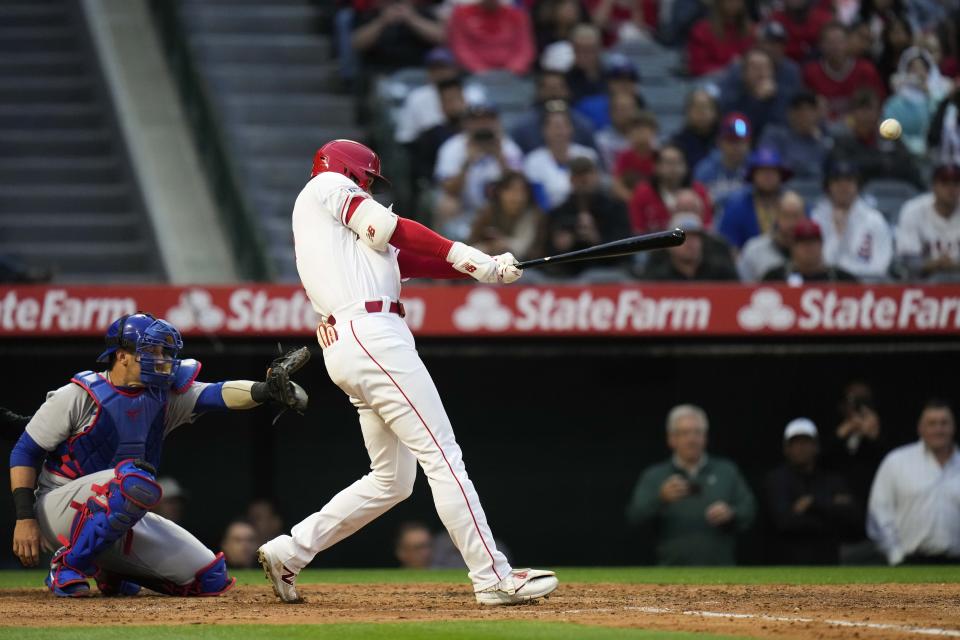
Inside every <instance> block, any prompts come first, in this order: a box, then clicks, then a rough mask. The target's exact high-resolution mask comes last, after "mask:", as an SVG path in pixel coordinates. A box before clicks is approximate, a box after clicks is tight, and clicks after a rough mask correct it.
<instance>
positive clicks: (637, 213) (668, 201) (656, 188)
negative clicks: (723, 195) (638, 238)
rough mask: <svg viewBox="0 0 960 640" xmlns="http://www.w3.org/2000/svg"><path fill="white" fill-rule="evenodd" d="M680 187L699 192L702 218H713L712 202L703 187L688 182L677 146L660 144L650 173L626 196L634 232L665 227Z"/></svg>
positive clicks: (685, 169) (685, 168) (681, 152)
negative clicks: (628, 197)
mask: <svg viewBox="0 0 960 640" xmlns="http://www.w3.org/2000/svg"><path fill="white" fill-rule="evenodd" d="M683 189H693V190H694V191H695V192H696V193H697V195H698V196H700V200H701V202H702V203H703V216H704V220H703V222H704V224H705V225H707V226H709V225H710V223H711V221H712V220H713V204H712V203H711V201H710V196H709V194H707V189H706V187H704V186H703V185H702V184H700V183H699V182H691V180H690V171H689V169H688V167H687V161H686V159H684V157H683V151H682V150H681V149H680V148H679V147H677V146H675V145H673V144H666V145H663V146H662V147H661V148H660V149H659V150H657V155H656V162H655V164H654V167H653V177H652V178H650V180H649V181H648V182H641V183H640V184H638V185H637V187H636V188H635V189H634V191H633V196H632V197H631V198H630V226H631V228H632V229H633V231H634V233H650V232H652V231H662V230H663V229H666V228H667V224H668V223H669V222H670V216H671V213H670V211H671V209H672V207H673V205H674V203H675V201H676V198H677V194H678V193H680V191H682V190H683Z"/></svg>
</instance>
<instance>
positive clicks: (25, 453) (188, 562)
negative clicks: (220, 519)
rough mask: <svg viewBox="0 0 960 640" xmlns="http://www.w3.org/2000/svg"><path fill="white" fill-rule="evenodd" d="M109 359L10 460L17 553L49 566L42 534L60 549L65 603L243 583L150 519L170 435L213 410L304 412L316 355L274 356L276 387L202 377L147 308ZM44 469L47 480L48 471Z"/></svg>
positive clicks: (117, 327)
mask: <svg viewBox="0 0 960 640" xmlns="http://www.w3.org/2000/svg"><path fill="white" fill-rule="evenodd" d="M106 343H107V348H106V350H105V351H104V352H103V353H102V354H101V355H100V357H99V358H98V359H97V362H103V363H107V367H106V370H105V371H101V372H94V371H83V372H81V373H78V374H77V375H75V376H74V377H73V378H72V379H71V380H70V383H69V384H67V385H65V386H63V387H60V388H59V389H57V390H56V391H52V392H50V393H49V394H47V400H46V402H45V403H44V404H43V405H42V406H41V407H40V409H39V410H38V411H37V413H36V415H34V416H33V417H32V418H31V419H30V421H29V423H28V424H27V426H26V428H25V430H24V432H23V434H22V435H21V436H20V439H19V440H18V441H17V444H16V445H15V446H14V449H13V452H12V453H11V454H10V481H11V485H12V488H13V496H14V504H15V506H16V511H17V516H16V517H17V523H16V527H15V529H14V532H13V552H14V553H15V554H16V555H17V557H18V558H19V559H20V561H21V562H22V563H23V564H24V565H25V566H28V567H29V566H36V565H37V564H38V562H39V554H40V545H41V538H42V539H43V540H44V541H45V543H46V544H47V545H49V547H50V548H56V547H57V546H60V545H62V546H60V549H59V550H58V551H57V552H56V553H55V554H54V556H53V560H52V561H51V564H50V573H49V575H48V576H47V578H46V584H47V586H48V587H49V588H50V590H51V591H52V592H53V593H54V594H56V595H58V596H63V597H79V596H87V595H90V585H89V582H88V580H89V579H91V578H92V579H94V580H95V581H96V584H97V587H98V588H99V589H100V591H101V592H102V593H103V594H104V595H117V596H120V595H123V596H129V595H135V594H137V593H138V592H139V591H140V589H141V587H146V588H149V589H152V590H154V591H158V592H161V593H166V594H170V595H177V596H210V595H218V594H220V593H223V592H224V591H226V590H227V589H229V588H230V587H232V586H233V584H234V582H235V580H234V579H233V578H230V577H229V576H228V575H227V569H226V563H225V562H224V559H223V554H222V553H220V554H217V555H214V554H213V552H212V551H210V550H209V549H207V548H206V547H205V546H203V544H201V543H200V541H199V540H197V539H196V538H195V537H193V536H192V535H191V534H190V533H189V532H187V531H186V530H185V529H183V528H181V527H180V526H178V525H176V524H174V523H173V522H170V521H169V520H166V519H165V518H162V517H160V516H158V515H156V514H153V513H148V511H149V509H150V508H151V507H152V506H154V505H155V504H157V502H158V501H159V500H160V497H161V489H160V486H159V485H158V484H157V482H156V476H157V467H158V466H159V464H160V452H161V447H162V443H163V439H164V437H165V436H166V435H167V434H169V433H170V432H171V431H172V430H173V429H175V428H177V427H178V426H180V425H182V424H184V423H188V422H193V420H194V419H195V418H196V417H197V416H199V415H201V414H203V413H206V412H208V411H222V410H226V409H250V408H252V407H255V406H257V405H260V404H263V403H271V404H275V405H279V406H280V407H282V408H283V409H288V408H290V409H295V410H297V411H301V412H302V411H303V410H304V409H305V408H306V406H307V394H306V392H305V391H304V390H303V389H302V388H301V387H300V386H298V385H297V384H295V383H293V382H290V379H289V374H290V373H292V372H293V371H296V370H297V369H299V368H300V367H301V366H303V364H305V363H306V361H307V359H309V351H307V349H306V348H301V349H298V350H296V351H291V352H290V353H288V354H287V355H286V356H283V357H281V358H278V359H277V360H276V361H274V363H273V365H272V366H271V368H270V369H269V370H268V371H267V380H266V381H265V382H251V381H248V380H231V381H227V382H215V383H206V382H197V375H198V374H199V373H200V363H199V362H197V361H196V360H180V359H178V357H177V356H178V354H179V352H180V350H181V349H182V348H183V341H182V339H181V337H180V333H179V332H178V331H177V329H176V328H175V327H174V326H173V325H172V324H170V323H169V322H167V321H165V320H158V319H156V318H154V317H153V316H152V315H150V314H147V313H136V314H133V315H129V316H123V317H121V318H119V319H117V320H115V321H114V322H113V323H112V324H111V325H110V327H109V329H108V330H107V334H106ZM41 463H43V468H42V470H41V472H40V474H39V479H38V477H37V467H38V466H39V465H40V464H41Z"/></svg>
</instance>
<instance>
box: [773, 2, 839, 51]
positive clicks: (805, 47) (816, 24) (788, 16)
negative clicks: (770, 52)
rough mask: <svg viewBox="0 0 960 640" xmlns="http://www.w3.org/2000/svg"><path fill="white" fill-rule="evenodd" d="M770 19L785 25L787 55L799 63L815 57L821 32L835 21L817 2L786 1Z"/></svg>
mask: <svg viewBox="0 0 960 640" xmlns="http://www.w3.org/2000/svg"><path fill="white" fill-rule="evenodd" d="M770 19H771V20H773V21H775V22H779V23H780V24H782V25H783V28H784V30H785V31H786V32H787V45H786V49H785V51H786V54H787V56H788V57H790V58H793V59H794V60H796V61H797V62H805V61H807V60H809V59H811V58H813V57H814V54H815V53H816V48H817V41H818V40H819V38H820V31H821V30H822V29H823V27H825V26H826V25H827V23H829V22H832V21H833V14H832V13H831V12H830V11H829V10H828V9H825V8H824V7H823V6H820V5H818V3H817V2H816V0H786V1H785V2H784V6H783V9H782V10H781V11H775V12H774V13H773V14H772V15H771V16H770Z"/></svg>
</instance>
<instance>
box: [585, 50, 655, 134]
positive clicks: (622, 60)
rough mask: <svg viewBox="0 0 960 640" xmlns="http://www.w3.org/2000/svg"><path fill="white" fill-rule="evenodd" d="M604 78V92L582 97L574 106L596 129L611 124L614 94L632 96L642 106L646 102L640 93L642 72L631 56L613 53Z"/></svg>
mask: <svg viewBox="0 0 960 640" xmlns="http://www.w3.org/2000/svg"><path fill="white" fill-rule="evenodd" d="M603 78H604V80H605V82H606V91H605V92H604V93H598V94H593V95H589V96H584V97H583V98H580V100H578V101H577V102H576V103H575V104H574V108H575V109H576V110H577V111H578V112H580V113H581V114H583V115H584V116H585V117H586V118H588V119H589V120H590V122H592V123H593V126H594V128H595V129H597V130H600V129H603V128H604V127H606V126H608V125H609V124H610V100H611V98H613V96H617V95H628V96H632V97H633V98H634V99H635V100H636V101H637V104H638V105H639V106H640V107H643V106H644V104H645V102H644V100H643V96H642V95H640V86H639V82H640V74H639V73H638V72H637V68H636V66H634V64H633V62H631V61H630V59H629V58H627V57H625V56H621V55H612V56H610V57H609V58H608V60H607V63H606V64H605V65H604V68H603Z"/></svg>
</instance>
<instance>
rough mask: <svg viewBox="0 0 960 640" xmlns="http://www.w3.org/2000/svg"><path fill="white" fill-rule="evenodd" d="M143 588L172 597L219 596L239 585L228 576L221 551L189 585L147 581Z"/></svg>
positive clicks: (156, 580)
mask: <svg viewBox="0 0 960 640" xmlns="http://www.w3.org/2000/svg"><path fill="white" fill-rule="evenodd" d="M140 582H141V584H142V585H143V586H145V587H146V588H148V589H153V590H154V591H157V592H159V593H165V594H167V595H171V596H183V597H191V596H218V595H220V594H221V593H224V592H226V591H229V590H230V589H232V588H233V585H235V584H236V583H237V579H236V578H231V577H230V576H229V575H227V561H226V559H225V558H224V557H223V552H222V551H221V552H220V553H218V554H217V555H216V556H214V558H213V561H212V562H211V563H210V564H208V565H207V566H205V567H203V568H201V569H200V570H199V571H197V573H196V574H195V575H194V577H193V580H192V581H190V582H188V583H187V584H176V583H175V582H171V581H169V580H160V579H155V580H154V579H149V578H148V579H145V580H141V581H140Z"/></svg>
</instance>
